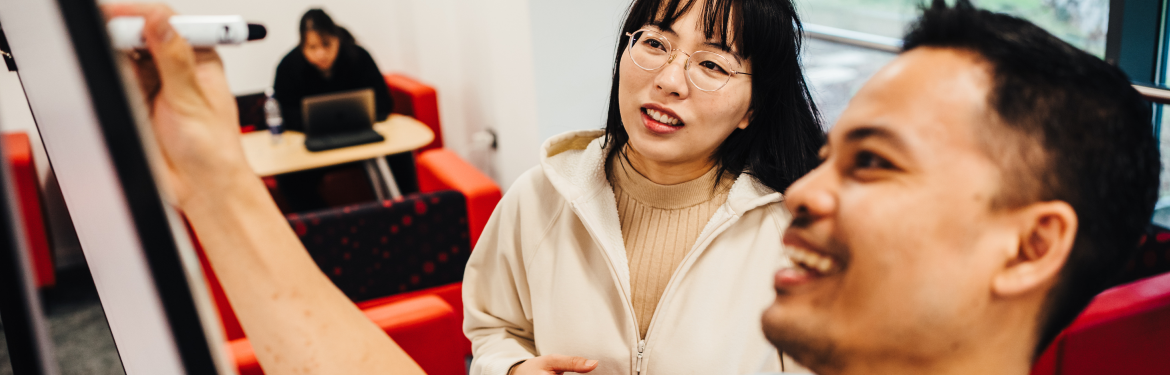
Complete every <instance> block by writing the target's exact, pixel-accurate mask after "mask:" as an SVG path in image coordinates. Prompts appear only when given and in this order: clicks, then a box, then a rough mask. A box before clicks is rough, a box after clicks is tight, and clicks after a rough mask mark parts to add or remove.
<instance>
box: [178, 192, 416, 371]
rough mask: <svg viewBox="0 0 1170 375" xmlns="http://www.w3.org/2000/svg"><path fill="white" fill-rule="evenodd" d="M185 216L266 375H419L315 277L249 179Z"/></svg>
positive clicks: (188, 205) (197, 200)
mask: <svg viewBox="0 0 1170 375" xmlns="http://www.w3.org/2000/svg"><path fill="white" fill-rule="evenodd" d="M232 181H234V182H232V183H229V184H228V185H227V186H223V187H221V188H220V189H216V190H217V191H215V192H209V193H207V194H203V195H200V194H194V195H193V198H191V199H189V200H188V201H187V202H184V203H183V206H184V207H183V208H184V212H185V213H186V215H187V217H188V219H189V220H190V221H191V224H192V226H193V227H194V229H195V232H196V234H197V235H198V236H199V240H200V241H201V243H202V245H203V247H204V249H205V251H206V253H207V256H208V259H209V260H210V261H211V265H212V267H213V268H214V269H215V271H216V274H217V276H218V277H219V279H220V281H221V282H222V284H223V286H224V290H225V292H226V294H227V296H228V299H229V300H231V302H232V306H233V307H234V309H235V311H236V315H237V316H238V317H239V319H240V322H241V324H242V325H243V328H244V331H245V332H246V333H247V335H248V338H249V341H250V342H251V344H252V347H253V348H254V350H255V352H256V356H257V358H258V360H259V361H260V363H261V365H262V366H263V367H264V369H265V370H266V371H267V372H268V373H294V372H295V373H305V370H309V371H308V372H307V373H313V374H325V373H339V374H356V373H363V374H372V373H391V372H392V373H417V374H421V373H422V370H421V369H420V368H419V367H418V365H417V364H415V363H414V362H413V361H412V360H411V359H410V358H409V356H407V355H406V354H405V352H403V351H402V349H401V348H399V347H398V345H397V344H395V343H394V342H393V340H391V339H390V338H389V337H388V336H387V335H386V334H385V333H384V332H383V331H382V330H381V329H380V328H379V327H377V326H376V325H375V324H373V323H372V322H370V321H369V320H368V319H367V318H366V317H365V315H364V314H362V312H361V311H360V310H359V309H358V308H357V307H356V306H355V305H354V304H353V303H352V302H351V301H350V300H349V299H348V298H347V297H346V296H345V295H344V294H342V293H341V291H340V290H338V289H337V288H336V287H335V286H334V285H333V283H332V282H331V281H330V280H329V279H328V278H327V277H326V276H325V275H324V274H322V273H321V271H320V269H319V268H318V267H317V265H316V264H315V263H314V262H313V260H312V258H311V257H309V255H308V253H307V252H306V251H305V249H304V247H303V246H302V245H301V243H300V241H299V240H298V239H297V237H296V235H295V234H294V233H293V231H292V229H291V228H290V227H289V226H288V224H287V222H286V221H285V219H284V217H283V215H281V213H280V211H279V210H278V209H277V208H276V205H275V204H274V203H273V202H272V199H271V197H270V196H268V193H267V191H266V190H265V189H264V187H263V185H262V184H261V183H260V181H259V179H257V178H255V176H245V175H240V176H237V177H236V178H234V179H232Z"/></svg>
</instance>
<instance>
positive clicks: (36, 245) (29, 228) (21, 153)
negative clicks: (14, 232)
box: [4, 132, 57, 288]
mask: <svg viewBox="0 0 1170 375" xmlns="http://www.w3.org/2000/svg"><path fill="white" fill-rule="evenodd" d="M4 152H5V153H6V154H7V155H6V157H7V158H8V166H9V168H11V171H12V186H13V187H14V188H15V190H16V191H15V193H16V197H17V198H18V199H20V207H19V208H20V218H21V221H22V222H23V224H24V236H25V240H26V241H28V250H29V253H30V254H29V255H30V257H29V260H30V261H31V262H32V267H33V275H34V276H35V279H36V286H37V287H38V288H43V287H46V286H52V285H55V284H56V283H57V277H56V274H55V273H54V270H53V254H52V252H51V251H50V250H49V238H48V236H47V235H46V234H45V219H44V217H43V216H42V214H41V196H40V189H38V187H39V186H40V184H39V183H37V181H38V179H37V168H36V165H35V164H33V155H32V143H31V142H30V141H29V138H28V134H25V133H24V132H13V133H4Z"/></svg>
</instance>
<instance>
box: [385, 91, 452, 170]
mask: <svg viewBox="0 0 1170 375" xmlns="http://www.w3.org/2000/svg"><path fill="white" fill-rule="evenodd" d="M382 78H384V79H385V80H386V86H387V87H388V88H389V89H390V97H391V98H393V99H394V110H393V112H394V113H401V114H404V115H407V116H411V117H414V118H415V119H416V120H418V121H419V122H422V123H423V124H426V125H427V127H429V128H431V131H433V132H435V140H434V141H432V142H431V143H430V144H428V145H426V146H423V147H422V148H419V149H418V151H419V152H422V151H426V150H430V149H435V148H442V147H443V129H442V127H441V126H440V125H439V96H438V93H436V92H435V88H434V87H431V86H430V85H427V84H425V83H422V82H419V81H416V80H415V79H413V78H410V77H407V76H404V75H401V74H386V75H384V76H383V77H382Z"/></svg>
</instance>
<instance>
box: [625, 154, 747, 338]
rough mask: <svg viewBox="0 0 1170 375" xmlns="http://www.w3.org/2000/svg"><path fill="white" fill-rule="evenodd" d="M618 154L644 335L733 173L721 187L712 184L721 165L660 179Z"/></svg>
mask: <svg viewBox="0 0 1170 375" xmlns="http://www.w3.org/2000/svg"><path fill="white" fill-rule="evenodd" d="M616 159H617V160H615V161H616V163H615V164H614V166H613V176H612V178H613V185H614V186H613V192H614V196H615V198H617V210H618V218H619V219H621V227H622V239H623V240H624V242H625V245H626V258H627V259H628V260H629V264H630V288H631V289H632V290H631V292H632V293H633V303H634V314H635V315H636V316H637V318H638V329H639V331H640V332H641V336H642V337H646V330H647V329H648V328H649V327H650V318H651V317H653V316H654V309H655V308H656V307H657V306H658V300H659V298H661V297H662V292H663V291H665V290H666V284H667V283H668V282H670V277H671V276H672V275H673V274H674V270H675V269H676V268H678V265H679V263H682V260H683V257H685V256H686V255H687V253H688V252H689V251H690V250H691V248H692V247H694V245H695V241H696V240H697V239H698V237H699V233H700V232H702V231H703V227H705V226H706V225H707V222H708V221H710V220H711V216H712V215H714V214H715V210H716V209H718V208H719V206H720V205H722V204H723V202H724V201H726V200H727V191H728V189H729V188H730V187H731V183H732V182H733V181H734V178H733V177H726V176H725V178H723V179H722V180H721V181H720V186H719V188H717V189H712V187H713V186H714V185H715V174H716V173H717V171H718V170H719V169H718V168H711V170H710V171H707V173H706V174H704V175H703V176H702V177H699V178H697V179H694V180H691V181H687V182H684V183H681V184H676V185H659V184H656V183H654V182H653V181H650V179H648V178H646V177H645V176H643V175H642V174H640V173H638V172H637V171H636V170H634V168H632V167H630V165H629V164H628V162H626V161H625V160H624V159H625V158H623V157H621V156H617V157H616Z"/></svg>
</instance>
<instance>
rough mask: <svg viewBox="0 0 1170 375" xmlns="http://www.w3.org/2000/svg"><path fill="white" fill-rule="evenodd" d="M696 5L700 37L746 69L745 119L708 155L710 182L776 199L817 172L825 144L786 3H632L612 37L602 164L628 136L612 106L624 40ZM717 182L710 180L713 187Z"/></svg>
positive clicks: (798, 32)
mask: <svg viewBox="0 0 1170 375" xmlns="http://www.w3.org/2000/svg"><path fill="white" fill-rule="evenodd" d="M700 1H702V5H701V6H702V9H694V10H695V11H699V12H701V13H700V14H699V17H700V23H701V26H702V30H701V31H702V32H703V34H704V37H705V38H706V39H708V40H716V41H719V43H722V44H723V46H722V47H724V48H726V47H728V46H729V45H728V44H727V43H728V41H729V40H730V41H732V42H734V46H735V49H736V51H737V53H738V54H739V55H740V56H742V57H743V58H744V59H745V60H748V61H751V64H752V75H751V79H752V93H751V115H750V116H751V117H750V118H749V119H748V124H749V126H748V127H747V128H746V129H736V130H734V131H733V132H732V133H731V135H730V136H728V137H727V139H726V140H724V141H723V144H721V145H719V147H718V148H717V149H716V150H715V154H714V156H713V158H714V159H715V160H714V161H715V162H716V165H717V168H719V171H718V173H717V176H719V177H722V176H723V175H725V174H727V173H730V174H739V173H740V172H746V173H750V174H751V175H752V176H754V177H755V178H756V179H758V180H759V181H760V182H762V183H763V184H764V185H767V186H768V187H769V188H772V189H773V190H775V191H779V192H783V191H784V190H786V189H788V186H789V185H791V184H792V182H794V181H796V180H797V179H798V178H800V177H801V176H803V175H804V174H805V173H807V172H808V171H810V170H812V169H813V168H815V167H816V166H817V164H818V163H819V160H818V158H817V152H818V151H819V150H820V148H821V146H822V145H824V143H825V132H824V129H822V128H821V118H820V113H819V112H818V111H817V108H816V105H815V104H813V101H812V94H811V93H810V92H809V89H808V84H807V83H806V82H805V80H804V73H803V71H802V69H801V67H800V60H799V58H798V54H799V53H800V48H801V38H802V35H803V30H802V28H801V24H800V19H799V18H797V15H796V8H795V7H794V6H793V4H792V2H791V1H790V0H634V3H633V4H631V5H630V8H629V10H628V11H627V13H626V20H625V22H624V23H623V24H622V30H621V32H620V33H618V35H619V38H618V49H617V56H616V57H615V59H614V68H613V88H612V89H611V90H610V97H609V113H608V117H607V119H606V124H605V135H606V140H605V142H606V147H608V148H609V151H608V155H607V163H610V162H612V160H614V157H615V156H617V155H619V154H620V153H622V152H624V149H625V146H626V143H628V142H629V140H630V137H629V134H627V133H626V129H625V127H624V126H623V125H622V117H621V113H620V109H619V105H618V80H619V78H620V72H619V70H620V69H619V68H620V65H621V59H622V56H623V52H624V50H625V48H626V45H627V44H628V43H629V37H628V36H626V33H632V32H634V31H637V30H638V29H640V28H642V27H644V26H646V25H657V26H659V27H662V28H668V26H670V25H672V24H674V22H675V21H676V20H677V19H678V18H679V17H682V16H683V15H685V14H686V13H687V12H689V11H691V10H692V8H698V7H696V4H698V3H700ZM718 184H719V181H716V186H718Z"/></svg>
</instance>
